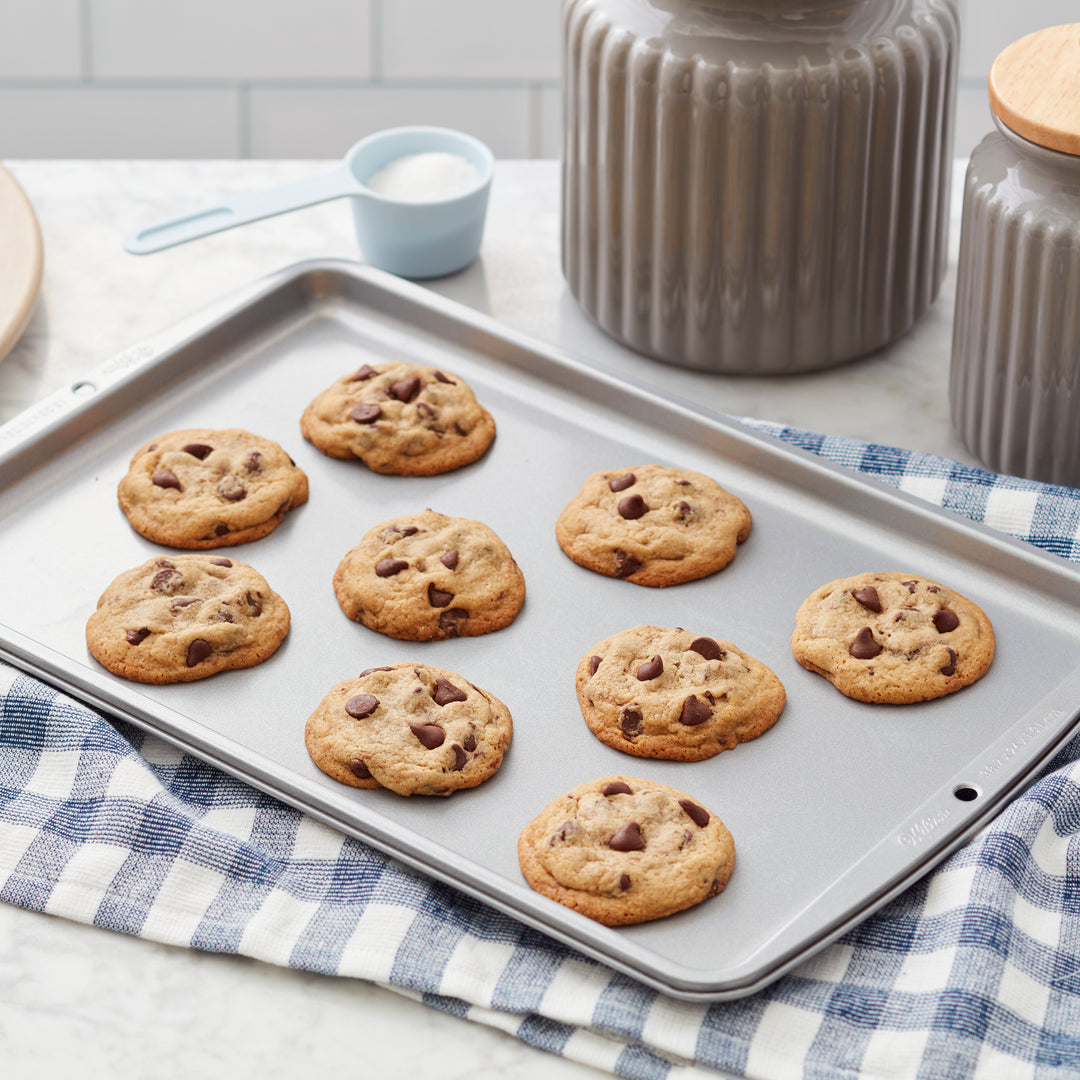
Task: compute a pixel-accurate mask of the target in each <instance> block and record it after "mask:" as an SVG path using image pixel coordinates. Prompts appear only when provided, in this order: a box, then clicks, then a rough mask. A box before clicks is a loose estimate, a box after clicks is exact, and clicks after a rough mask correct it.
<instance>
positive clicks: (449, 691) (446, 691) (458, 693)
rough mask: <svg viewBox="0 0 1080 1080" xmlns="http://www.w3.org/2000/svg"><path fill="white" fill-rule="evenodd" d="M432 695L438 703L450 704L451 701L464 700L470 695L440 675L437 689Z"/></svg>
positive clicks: (436, 685)
mask: <svg viewBox="0 0 1080 1080" xmlns="http://www.w3.org/2000/svg"><path fill="white" fill-rule="evenodd" d="M431 696H432V698H433V699H434V700H435V704H436V705H449V704H450V702H451V701H464V700H465V699H466V698H467V697H468V696H469V695H468V694H466V693H465V691H464V690H460V689H459V688H458V687H456V686H455V685H454V684H453V683H452V682H450V681H449V680H448V679H444V678H443V677H442V675H440V676H438V678H436V680H435V689H434V690H433V691H432V694H431Z"/></svg>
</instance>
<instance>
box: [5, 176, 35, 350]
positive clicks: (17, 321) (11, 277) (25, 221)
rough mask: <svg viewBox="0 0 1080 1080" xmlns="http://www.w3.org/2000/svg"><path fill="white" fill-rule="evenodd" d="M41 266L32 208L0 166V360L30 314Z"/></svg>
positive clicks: (12, 179) (12, 178)
mask: <svg viewBox="0 0 1080 1080" xmlns="http://www.w3.org/2000/svg"><path fill="white" fill-rule="evenodd" d="M42 263H43V253H42V245H41V230H40V229H39V228H38V222H37V218H36V217H35V216H34V208H33V207H32V206H31V205H30V200H29V199H27V197H26V195H25V194H24V193H23V190H22V188H20V187H19V185H18V184H17V183H16V182H15V178H14V177H13V176H12V175H11V174H10V173H9V172H8V171H7V170H6V169H5V168H4V167H3V166H2V165H0V360H2V359H3V358H4V357H5V356H7V354H8V353H9V352H10V351H11V350H12V348H14V346H15V342H17V341H18V340H19V337H20V335H21V334H22V332H23V331H24V330H25V329H26V324H27V323H28V322H29V321H30V316H31V315H32V314H33V313H34V304H35V303H36V301H37V296H38V290H39V289H40V287H41V270H42Z"/></svg>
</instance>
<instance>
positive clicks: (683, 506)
mask: <svg viewBox="0 0 1080 1080" xmlns="http://www.w3.org/2000/svg"><path fill="white" fill-rule="evenodd" d="M675 509H676V510H677V511H678V513H677V514H676V515H675V516H676V517H677V518H678V519H679V521H685V520H686V519H687V518H688V517H689V516H690V512H691V511H692V510H693V509H694V508H693V507H692V506H691V505H690V504H689V503H688V502H687V501H686V500H685V499H680V500H679V501H678V502H677V503H676V504H675Z"/></svg>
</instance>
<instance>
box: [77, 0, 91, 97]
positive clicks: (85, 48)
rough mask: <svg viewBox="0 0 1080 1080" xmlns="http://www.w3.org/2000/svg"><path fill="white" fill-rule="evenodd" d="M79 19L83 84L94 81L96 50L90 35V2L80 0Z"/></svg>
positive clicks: (80, 61) (80, 62)
mask: <svg viewBox="0 0 1080 1080" xmlns="http://www.w3.org/2000/svg"><path fill="white" fill-rule="evenodd" d="M76 10H77V18H78V20H79V68H80V75H81V76H82V82H83V83H87V84H92V83H93V81H94V48H93V42H92V35H91V33H90V0H79V6H78V8H77V9H76Z"/></svg>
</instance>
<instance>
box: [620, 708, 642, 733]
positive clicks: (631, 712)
mask: <svg viewBox="0 0 1080 1080" xmlns="http://www.w3.org/2000/svg"><path fill="white" fill-rule="evenodd" d="M620 726H621V727H622V733H623V735H625V736H626V738H628V739H630V738H632V737H633V736H634V735H640V734H641V730H642V728H643V727H644V723H643V721H642V719H641V713H639V712H638V711H637V709H623V711H622V720H621V723H620Z"/></svg>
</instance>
